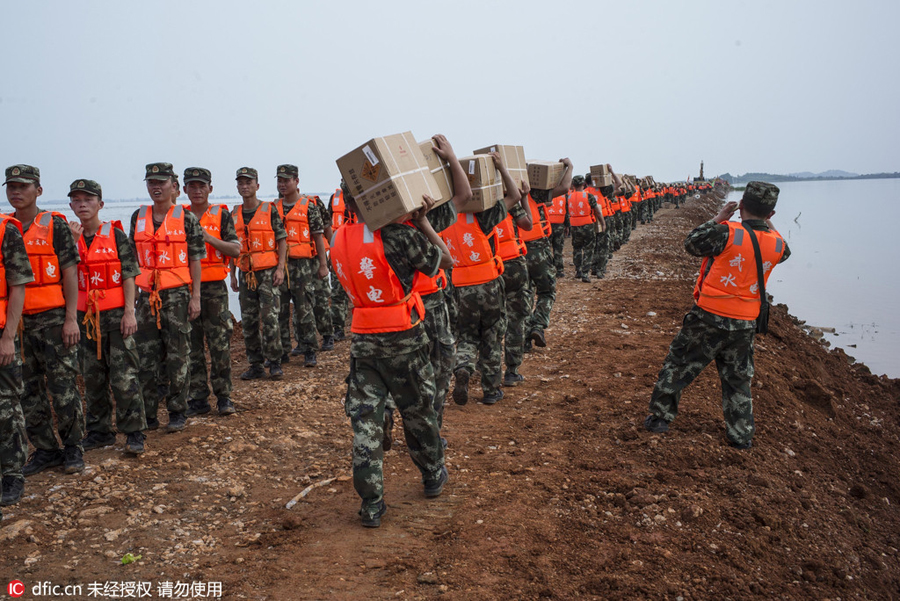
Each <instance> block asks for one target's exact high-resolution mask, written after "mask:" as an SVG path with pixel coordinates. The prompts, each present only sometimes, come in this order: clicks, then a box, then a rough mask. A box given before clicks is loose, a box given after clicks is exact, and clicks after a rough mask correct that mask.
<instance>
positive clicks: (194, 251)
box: [184, 211, 206, 261]
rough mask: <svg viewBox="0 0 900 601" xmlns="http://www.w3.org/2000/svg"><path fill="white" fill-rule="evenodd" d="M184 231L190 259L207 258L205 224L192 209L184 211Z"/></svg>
mask: <svg viewBox="0 0 900 601" xmlns="http://www.w3.org/2000/svg"><path fill="white" fill-rule="evenodd" d="M184 233H185V235H186V236H187V247H188V259H190V260H195V261H199V260H200V259H205V258H206V242H204V241H203V226H201V225H200V220H198V219H197V216H196V215H194V214H193V213H191V212H190V211H185V212H184Z"/></svg>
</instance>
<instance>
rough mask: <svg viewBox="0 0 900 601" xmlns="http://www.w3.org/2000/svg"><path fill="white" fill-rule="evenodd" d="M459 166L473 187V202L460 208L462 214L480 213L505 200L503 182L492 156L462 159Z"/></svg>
mask: <svg viewBox="0 0 900 601" xmlns="http://www.w3.org/2000/svg"><path fill="white" fill-rule="evenodd" d="M459 164H460V165H462V168H463V172H465V174H466V177H468V178H469V185H471V186H472V200H470V201H469V202H467V203H466V204H465V205H463V206H462V207H460V208H459V210H460V212H461V213H480V212H481V211H484V210H487V209H489V208H491V207H492V206H494V205H495V204H497V201H498V200H502V199H503V181H502V180H501V178H500V172H499V171H497V168H496V167H495V166H494V159H492V158H491V156H490V155H488V154H476V155H474V156H470V157H462V158H461V159H459Z"/></svg>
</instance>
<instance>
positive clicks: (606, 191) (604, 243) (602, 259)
mask: <svg viewBox="0 0 900 601" xmlns="http://www.w3.org/2000/svg"><path fill="white" fill-rule="evenodd" d="M597 192H599V193H600V194H602V195H603V197H604V198H605V199H606V201H607V202H608V201H609V199H610V197H611V196H612V195H613V194H612V193H613V187H612V186H602V187H601V188H600V189H598V190H597ZM598 200H602V199H598ZM612 219H613V216H612V215H604V216H603V221H604V227H603V228H602V229H601V230H600V231H599V232H596V235H595V236H594V264H593V265H592V266H591V275H595V276H597V277H598V278H601V279H602V278H603V277H605V276H606V265H607V263H609V256H610V254H611V253H610V250H609V238H610V229H611V228H612V225H613V223H612Z"/></svg>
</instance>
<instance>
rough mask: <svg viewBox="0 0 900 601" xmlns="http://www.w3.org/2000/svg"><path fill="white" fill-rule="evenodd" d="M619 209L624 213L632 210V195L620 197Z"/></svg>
mask: <svg viewBox="0 0 900 601" xmlns="http://www.w3.org/2000/svg"><path fill="white" fill-rule="evenodd" d="M619 209H620V210H621V211H622V212H623V213H630V212H631V197H626V196H620V197H619Z"/></svg>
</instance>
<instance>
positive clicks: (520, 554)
mask: <svg viewBox="0 0 900 601" xmlns="http://www.w3.org/2000/svg"><path fill="white" fill-rule="evenodd" d="M713 212H714V203H713V202H712V201H691V202H690V203H689V204H688V206H687V207H685V208H682V209H680V210H674V209H664V210H663V211H661V212H660V213H658V214H657V217H656V221H654V222H653V223H652V224H650V225H647V226H642V227H639V229H638V230H637V232H635V233H634V235H633V236H632V239H631V242H630V243H629V244H628V245H627V246H626V247H624V248H623V249H622V250H621V251H620V252H619V253H617V254H616V256H615V257H614V259H613V261H612V263H611V266H610V270H609V274H608V276H607V278H606V279H605V280H603V281H596V282H593V283H591V284H583V283H581V282H576V281H574V280H573V279H571V278H569V279H564V280H562V281H561V282H560V283H559V292H558V296H557V304H556V307H555V309H554V314H553V320H552V327H551V328H550V329H549V330H548V331H547V339H548V344H549V346H548V347H547V348H546V349H536V352H534V353H532V354H531V355H528V356H527V358H526V362H525V365H524V369H523V373H524V375H525V377H526V380H525V382H524V383H523V384H522V385H520V386H518V387H516V388H512V389H506V397H505V398H504V399H503V400H502V401H501V402H500V403H498V404H497V405H495V406H492V407H487V406H484V405H481V404H478V403H474V402H470V403H469V405H467V406H465V407H457V406H455V405H453V404H452V402H451V403H450V405H448V407H447V411H446V414H445V420H444V421H445V436H446V437H447V439H448V440H449V442H450V447H449V449H448V451H447V460H448V465H449V467H450V471H451V481H450V484H449V485H448V486H447V488H446V489H445V492H444V494H443V495H442V496H441V497H439V498H438V499H435V500H426V499H425V498H424V497H423V495H422V489H421V483H420V481H419V477H418V474H417V472H416V470H415V469H414V468H413V466H412V463H411V462H410V461H409V459H408V458H407V457H406V455H405V447H404V446H403V441H402V436H400V431H399V429H398V430H397V431H396V432H395V449H394V450H393V451H390V452H389V453H388V455H387V458H386V469H385V473H386V486H387V490H386V500H387V502H388V505H389V510H388V514H387V516H386V517H385V518H384V521H383V525H382V527H381V528H380V529H378V530H374V531H373V530H366V529H363V528H361V527H360V526H359V524H358V518H357V517H356V513H355V512H356V510H357V508H358V505H359V503H358V499H357V497H356V494H355V493H354V491H353V487H352V483H351V482H350V480H349V463H350V459H349V449H350V439H351V434H350V430H349V426H348V424H347V421H346V418H345V417H344V414H343V411H342V407H341V400H342V397H343V394H344V385H343V378H344V375H345V372H346V367H347V353H348V344H347V343H346V342H344V343H340V344H339V345H338V348H337V350H336V351H334V352H331V353H322V354H320V362H319V367H318V368H317V369H314V370H310V369H304V368H303V367H302V366H301V365H299V364H297V362H296V361H295V362H293V363H290V364H288V365H287V366H286V369H285V374H286V379H285V381H283V382H257V383H252V384H248V383H245V382H240V381H239V380H238V381H236V385H235V394H234V400H235V403H236V405H237V406H238V408H239V409H240V412H239V413H238V414H237V415H236V416H232V417H230V418H218V417H203V418H198V419H192V420H190V421H189V423H188V427H187V429H186V430H185V431H184V432H181V433H178V434H171V435H166V434H163V433H162V432H153V433H151V434H150V436H149V439H148V443H147V444H148V452H147V453H146V454H145V455H144V456H143V457H141V458H139V459H131V458H126V457H124V456H123V455H122V453H121V443H122V441H121V440H120V443H119V445H117V447H114V448H109V449H103V450H98V451H92V452H89V453H87V455H86V458H87V461H88V463H89V464H90V467H89V469H87V470H86V471H85V472H84V473H83V474H81V475H77V476H66V475H64V474H62V473H61V472H55V471H54V472H45V473H42V474H40V475H38V476H35V477H32V478H31V479H29V480H28V483H27V488H26V497H25V498H24V499H23V501H22V502H20V503H19V505H17V506H15V507H11V508H4V514H5V517H4V520H3V524H2V529H0V567H2V571H3V574H4V575H5V576H7V577H8V579H12V578H13V577H16V578H19V579H21V580H22V581H24V582H25V583H26V586H28V585H30V584H31V583H34V582H36V581H52V582H53V583H54V584H59V585H65V584H79V583H80V584H83V585H86V583H88V582H93V581H99V582H101V583H102V582H107V581H126V582H128V581H148V582H151V583H154V584H153V587H154V591H155V590H156V586H157V584H156V583H159V582H163V581H173V582H174V581H179V580H180V581H182V582H190V581H206V582H208V581H222V582H223V587H224V592H225V598H228V599H319V598H342V599H388V598H390V599H396V598H411V599H432V598H435V597H445V598H448V599H473V600H474V599H479V600H480V599H537V598H541V597H546V598H559V599H564V598H573V597H585V598H602V599H609V598H623V599H624V598H668V599H679V598H680V599H710V598H734V599H743V598H753V597H757V598H789V599H793V598H803V599H837V598H841V599H855V598H860V599H862V598H866V599H889V598H897V597H900V560H898V551H897V548H898V547H900V514H898V511H897V507H898V504H900V485H898V482H897V475H898V473H900V469H898V468H900V465H898V461H900V460H898V456H900V444H898V436H897V431H898V425H900V424H898V421H900V420H898V415H900V408H898V401H900V381H897V380H887V379H882V378H877V377H875V376H873V375H872V374H870V373H869V371H868V369H866V368H865V367H864V366H860V365H852V364H850V362H849V361H848V360H847V358H846V356H845V355H844V354H843V353H842V352H840V351H831V352H829V351H828V350H827V349H825V348H824V347H822V346H821V345H820V344H818V343H816V342H815V341H814V340H813V339H811V338H810V337H808V336H807V335H806V334H805V333H804V332H803V331H802V329H801V328H800V327H799V326H798V323H797V322H796V320H795V319H794V318H792V317H791V316H790V315H788V313H787V309H786V307H784V306H776V307H774V310H773V314H772V320H771V323H770V328H771V331H770V334H769V335H767V336H764V337H759V338H758V339H757V351H756V368H757V376H756V378H755V380H754V404H755V409H756V421H757V427H758V433H757V436H756V439H755V441H754V447H753V449H751V450H749V451H736V450H733V449H731V448H729V447H728V446H727V445H726V444H725V441H724V435H723V426H722V415H721V400H720V399H721V394H720V389H719V385H718V379H717V376H716V373H715V369H714V368H713V367H710V368H708V369H707V370H706V371H705V372H704V373H703V374H702V375H701V377H700V378H698V380H697V381H696V382H695V383H694V384H693V385H692V386H691V387H690V388H689V389H688V390H687V391H686V392H685V394H684V397H683V400H682V411H681V414H680V416H679V418H678V420H677V421H676V422H675V423H674V424H673V427H672V429H671V431H670V432H669V433H667V434H664V435H654V434H649V433H647V432H645V431H643V430H642V429H641V427H640V424H641V421H642V419H643V418H644V416H645V415H646V412H647V401H648V398H649V394H650V391H651V389H652V386H653V383H654V381H655V377H656V373H657V371H658V370H659V367H660V365H661V362H662V359H663V357H664V356H665V353H666V350H667V348H668V344H669V342H671V339H672V337H673V336H674V334H675V333H676V332H677V330H678V328H679V326H680V323H681V319H682V317H683V315H684V313H685V312H686V311H687V310H688V309H689V308H690V306H691V296H690V291H691V287H692V285H693V278H694V274H695V273H696V270H697V267H698V262H697V261H696V260H695V259H693V258H691V257H689V256H687V255H686V254H685V253H684V252H683V250H682V248H681V242H682V240H683V238H684V235H685V233H686V232H687V231H689V230H690V229H691V228H692V227H694V226H695V225H696V224H699V223H700V222H702V221H703V220H705V219H707V218H708V217H709V216H711V215H712V214H713ZM567 249H568V246H567ZM567 270H568V273H569V274H572V273H573V271H572V267H571V265H567ZM776 300H777V299H776ZM235 350H236V352H235V370H236V372H237V373H240V371H241V370H242V369H243V368H244V362H243V354H242V348H241V344H240V341H239V340H236V344H235ZM476 394H477V387H476ZM398 428H399V426H398ZM398 436H399V438H400V440H396V438H397V437H398ZM120 438H121V437H120ZM329 478H335V480H334V481H333V482H331V483H330V484H328V485H326V486H322V487H319V488H316V489H314V490H313V491H312V492H311V493H310V494H309V495H308V496H307V497H306V498H305V499H304V500H302V501H301V502H300V503H299V504H298V505H297V506H296V507H295V508H294V509H292V510H290V511H288V510H286V509H284V506H285V504H286V503H287V502H288V501H289V500H290V499H291V498H292V497H294V496H295V495H296V494H297V493H299V492H300V491H301V490H303V489H304V488H305V487H307V486H309V485H310V484H314V483H316V482H321V481H323V480H325V479H329ZM127 552H131V553H133V554H135V555H138V554H140V555H141V556H142V557H141V559H140V560H139V561H138V562H136V563H133V564H131V565H127V566H122V565H120V563H119V561H118V560H119V558H121V557H122V555H123V554H125V553H127ZM85 596H86V595H85Z"/></svg>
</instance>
